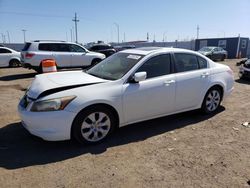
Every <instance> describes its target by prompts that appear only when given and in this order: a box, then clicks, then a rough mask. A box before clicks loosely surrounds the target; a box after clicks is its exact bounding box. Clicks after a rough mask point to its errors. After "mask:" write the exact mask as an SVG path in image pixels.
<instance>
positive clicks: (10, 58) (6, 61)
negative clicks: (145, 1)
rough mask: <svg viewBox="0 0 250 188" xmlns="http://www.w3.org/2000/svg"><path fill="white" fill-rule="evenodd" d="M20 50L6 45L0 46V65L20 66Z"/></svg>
mask: <svg viewBox="0 0 250 188" xmlns="http://www.w3.org/2000/svg"><path fill="white" fill-rule="evenodd" d="M20 58H21V54H20V52H17V51H15V50H13V49H10V48H7V47H0V67H18V66H20Z"/></svg>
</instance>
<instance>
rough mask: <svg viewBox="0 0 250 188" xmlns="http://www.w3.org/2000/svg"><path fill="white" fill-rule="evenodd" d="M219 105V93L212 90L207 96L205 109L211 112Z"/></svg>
mask: <svg viewBox="0 0 250 188" xmlns="http://www.w3.org/2000/svg"><path fill="white" fill-rule="evenodd" d="M219 104H220V93H219V91H217V90H212V91H210V93H209V94H208V96H207V99H206V107H207V109H208V110H209V111H210V112H212V111H214V110H216V109H217V108H218V106H219Z"/></svg>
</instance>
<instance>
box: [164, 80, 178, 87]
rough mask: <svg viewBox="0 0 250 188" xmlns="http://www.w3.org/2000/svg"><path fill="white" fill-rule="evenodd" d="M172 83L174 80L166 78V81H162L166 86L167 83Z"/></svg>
mask: <svg viewBox="0 0 250 188" xmlns="http://www.w3.org/2000/svg"><path fill="white" fill-rule="evenodd" d="M172 83H175V80H166V81H164V84H165V85H166V86H169V85H170V84H172Z"/></svg>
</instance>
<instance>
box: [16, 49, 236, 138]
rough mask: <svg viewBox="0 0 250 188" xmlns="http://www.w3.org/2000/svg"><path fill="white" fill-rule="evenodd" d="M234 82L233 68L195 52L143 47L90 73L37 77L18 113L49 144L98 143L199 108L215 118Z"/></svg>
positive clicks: (25, 123) (116, 55) (115, 56)
mask: <svg viewBox="0 0 250 188" xmlns="http://www.w3.org/2000/svg"><path fill="white" fill-rule="evenodd" d="M233 83H234V78H233V72H232V70H231V69H230V68H229V67H228V66H226V65H222V64H218V63H215V62H213V61H212V60H210V59H208V58H206V57H205V56H203V55H201V54H199V53H196V52H194V51H189V50H183V49H175V48H138V49H133V50H125V51H122V52H118V53H116V54H114V55H112V56H110V57H108V58H107V59H105V60H103V61H102V62H101V63H99V64H97V65H96V66H94V67H92V68H91V69H89V70H87V71H86V72H83V71H72V72H58V73H47V74H42V75H37V76H36V78H35V79H34V81H33V82H32V84H31V86H30V87H29V88H28V90H27V92H26V94H25V95H24V97H23V98H22V99H21V101H20V103H19V106H18V110H19V114H20V116H21V119H22V124H23V126H24V127H25V128H26V129H27V130H28V131H29V132H30V133H31V134H34V135H36V136H39V137H41V138H43V139H44V140H50V141H57V140H68V139H71V138H75V139H76V140H78V141H79V142H80V143H96V142H100V141H102V140H103V139H105V138H106V137H107V136H109V135H110V133H112V131H113V130H114V129H115V128H118V127H122V126H125V125H128V124H131V123H135V122H139V121H144V120H148V119H152V118H157V117H161V116H166V115H170V114H175V113H179V112H184V111H188V110H194V109H202V110H203V111H204V112H205V113H214V112H215V111H216V110H217V109H218V107H219V106H220V104H221V101H222V99H225V98H226V97H227V96H228V95H229V94H230V93H231V92H232V90H233ZM152 128H153V127H152ZM142 131H143V130H142Z"/></svg>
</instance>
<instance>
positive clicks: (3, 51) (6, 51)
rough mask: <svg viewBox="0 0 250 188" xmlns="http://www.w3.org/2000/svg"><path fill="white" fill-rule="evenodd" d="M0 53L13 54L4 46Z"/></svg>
mask: <svg viewBox="0 0 250 188" xmlns="http://www.w3.org/2000/svg"><path fill="white" fill-rule="evenodd" d="M0 54H11V51H10V50H7V49H3V48H2V49H0Z"/></svg>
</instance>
